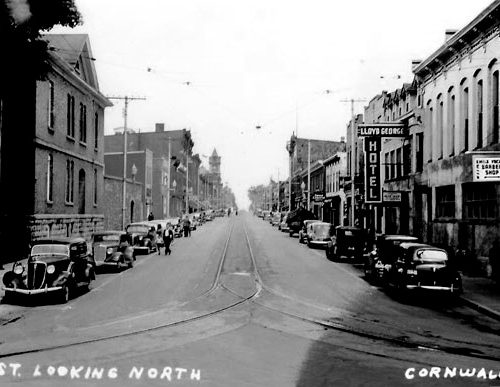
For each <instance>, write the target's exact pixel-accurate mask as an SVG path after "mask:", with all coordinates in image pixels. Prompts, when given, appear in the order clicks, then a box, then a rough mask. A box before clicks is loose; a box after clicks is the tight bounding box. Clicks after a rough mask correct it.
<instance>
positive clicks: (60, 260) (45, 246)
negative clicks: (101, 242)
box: [3, 238, 95, 303]
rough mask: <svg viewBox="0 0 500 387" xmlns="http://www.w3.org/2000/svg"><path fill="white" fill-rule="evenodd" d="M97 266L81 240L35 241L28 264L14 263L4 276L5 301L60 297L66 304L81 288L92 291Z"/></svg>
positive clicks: (85, 244) (53, 239)
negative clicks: (75, 291) (22, 296)
mask: <svg viewBox="0 0 500 387" xmlns="http://www.w3.org/2000/svg"><path fill="white" fill-rule="evenodd" d="M94 279H95V273H94V267H93V265H92V262H91V258H90V255H89V252H88V250H87V242H86V241H85V240H84V239H82V238H51V239H41V240H38V241H36V242H34V244H33V247H32V248H31V252H30V256H29V258H28V261H27V262H26V263H25V264H24V263H21V262H15V263H14V265H13V266H12V270H11V271H8V272H6V273H5V274H4V276H3V284H4V287H3V290H4V291H5V298H6V299H7V300H9V299H12V298H13V297H14V296H16V295H17V296H20V295H24V296H35V295H40V294H54V295H57V297H58V299H59V301H60V302H63V303H65V302H67V301H68V300H69V298H70V296H71V294H72V293H73V291H74V290H76V289H77V288H79V287H85V288H87V289H88V288H89V286H90V283H91V282H92V280H94Z"/></svg>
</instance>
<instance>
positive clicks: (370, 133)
mask: <svg viewBox="0 0 500 387" xmlns="http://www.w3.org/2000/svg"><path fill="white" fill-rule="evenodd" d="M409 134H410V131H409V129H408V126H406V125H405V124H403V123H392V122H391V123H382V124H380V123H379V124H363V125H358V136H359V137H408V135H409Z"/></svg>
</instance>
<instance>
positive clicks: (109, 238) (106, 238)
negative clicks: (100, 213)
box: [94, 234, 120, 242]
mask: <svg viewBox="0 0 500 387" xmlns="http://www.w3.org/2000/svg"><path fill="white" fill-rule="evenodd" d="M119 241H120V234H112V235H94V242H119Z"/></svg>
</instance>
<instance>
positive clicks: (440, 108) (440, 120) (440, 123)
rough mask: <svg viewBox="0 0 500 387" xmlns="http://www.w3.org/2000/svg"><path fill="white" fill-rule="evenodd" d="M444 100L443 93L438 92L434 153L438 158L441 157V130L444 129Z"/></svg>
mask: <svg viewBox="0 0 500 387" xmlns="http://www.w3.org/2000/svg"><path fill="white" fill-rule="evenodd" d="M444 119H445V118H444V101H443V95H442V94H439V95H438V97H437V106H436V137H437V138H436V140H437V143H436V148H437V149H436V154H437V158H438V159H442V158H443V131H444V127H445V125H444Z"/></svg>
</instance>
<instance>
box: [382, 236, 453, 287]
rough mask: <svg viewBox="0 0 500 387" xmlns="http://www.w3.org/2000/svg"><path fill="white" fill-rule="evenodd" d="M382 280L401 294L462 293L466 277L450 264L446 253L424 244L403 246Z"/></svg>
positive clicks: (387, 267)
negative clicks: (427, 291)
mask: <svg viewBox="0 0 500 387" xmlns="http://www.w3.org/2000/svg"><path fill="white" fill-rule="evenodd" d="M382 280H383V283H384V284H385V285H392V286H394V287H396V288H397V289H399V290H401V291H406V290H412V289H415V290H433V291H442V292H448V293H450V294H452V295H458V294H460V293H461V292H462V278H461V276H460V273H459V272H458V271H457V270H456V268H455V267H454V265H452V264H451V263H450V262H449V260H448V254H447V252H446V250H443V249H440V248H437V247H434V246H430V245H426V244H422V243H414V242H405V243H401V244H400V245H399V246H398V248H397V249H396V252H395V254H394V255H393V256H391V260H390V261H388V262H387V263H386V264H385V265H384V269H383V275H382Z"/></svg>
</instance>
